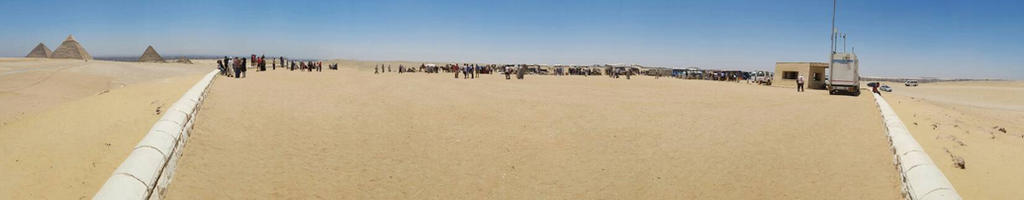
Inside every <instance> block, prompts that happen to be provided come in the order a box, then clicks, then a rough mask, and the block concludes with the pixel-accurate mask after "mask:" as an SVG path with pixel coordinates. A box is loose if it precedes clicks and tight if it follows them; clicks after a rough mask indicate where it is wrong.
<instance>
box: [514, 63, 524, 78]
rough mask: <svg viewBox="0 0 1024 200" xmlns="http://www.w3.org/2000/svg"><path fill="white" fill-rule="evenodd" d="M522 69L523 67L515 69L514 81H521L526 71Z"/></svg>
mask: <svg viewBox="0 0 1024 200" xmlns="http://www.w3.org/2000/svg"><path fill="white" fill-rule="evenodd" d="M524 67H525V66H522V65H520V66H519V68H517V69H516V79H519V80H523V76H524V75H526V69H525V68H524Z"/></svg>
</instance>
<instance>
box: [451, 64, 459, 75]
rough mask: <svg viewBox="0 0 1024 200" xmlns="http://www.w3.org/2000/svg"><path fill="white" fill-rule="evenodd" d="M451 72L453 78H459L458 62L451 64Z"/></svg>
mask: <svg viewBox="0 0 1024 200" xmlns="http://www.w3.org/2000/svg"><path fill="white" fill-rule="evenodd" d="M452 72H455V78H459V64H455V65H452Z"/></svg>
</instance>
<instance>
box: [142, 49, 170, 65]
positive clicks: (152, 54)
mask: <svg viewBox="0 0 1024 200" xmlns="http://www.w3.org/2000/svg"><path fill="white" fill-rule="evenodd" d="M139 62H164V57H160V54H159V53H156V50H155V49H153V46H149V47H146V51H143V52H142V56H139Z"/></svg>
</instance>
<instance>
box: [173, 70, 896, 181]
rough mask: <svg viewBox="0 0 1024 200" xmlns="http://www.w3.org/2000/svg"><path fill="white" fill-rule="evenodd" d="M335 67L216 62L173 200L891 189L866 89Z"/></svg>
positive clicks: (892, 172)
mask: <svg viewBox="0 0 1024 200" xmlns="http://www.w3.org/2000/svg"><path fill="white" fill-rule="evenodd" d="M325 65H326V63H325ZM342 66H343V69H342V70H340V71H329V70H325V71H324V72H321V73H317V72H298V71H283V70H277V71H269V72H250V75H249V78H247V79H229V78H226V77H219V78H218V80H217V81H215V83H214V84H213V86H212V87H211V89H210V91H209V96H208V98H207V99H206V100H205V102H204V103H203V105H202V106H201V112H200V113H199V116H198V117H197V122H196V124H195V128H194V130H193V131H194V132H193V134H192V137H191V139H190V140H189V144H188V145H187V146H186V148H185V150H184V155H183V157H182V160H181V162H180V163H179V165H178V168H177V171H176V174H175V177H174V181H173V182H172V183H171V186H170V189H169V192H168V194H167V198H169V199H899V198H901V196H900V194H899V188H898V187H899V183H898V175H897V173H896V169H895V168H894V166H893V160H892V159H893V156H892V154H891V152H890V151H889V147H888V142H887V139H886V136H885V132H884V129H883V127H882V123H881V119H880V116H879V114H878V110H877V108H876V107H875V105H874V103H873V100H872V98H871V96H870V95H862V96H860V97H844V96H829V95H828V94H827V93H826V92H825V91H819V90H808V92H805V93H796V92H795V91H794V90H793V89H788V88H776V87H762V86H755V85H748V84H746V83H734V82H713V81H696V80H679V79H670V78H662V79H654V78H650V77H637V78H634V79H633V80H625V79H624V78H623V79H611V78H608V77H605V76H597V77H555V76H527V79H526V80H521V81H520V80H504V76H501V75H497V74H495V75H483V77H482V78H480V79H476V80H467V79H458V80H455V79H453V78H452V74H447V73H442V74H423V73H411V74H397V73H388V74H381V75H375V74H373V71H372V69H370V70H366V69H367V68H366V67H361V70H356V69H352V68H344V67H347V65H346V64H342ZM359 66H371V67H372V66H373V65H372V64H361V65H359ZM393 67H397V64H396V65H393ZM396 69H397V68H396Z"/></svg>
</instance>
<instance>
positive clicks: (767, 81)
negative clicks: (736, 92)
mask: <svg viewBox="0 0 1024 200" xmlns="http://www.w3.org/2000/svg"><path fill="white" fill-rule="evenodd" d="M751 80H752V81H753V82H754V83H757V84H758V85H772V72H766V71H757V72H754V77H751Z"/></svg>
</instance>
